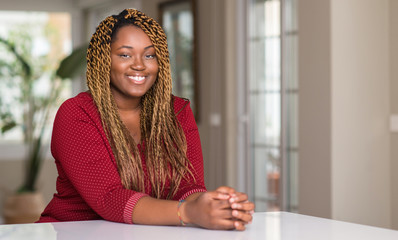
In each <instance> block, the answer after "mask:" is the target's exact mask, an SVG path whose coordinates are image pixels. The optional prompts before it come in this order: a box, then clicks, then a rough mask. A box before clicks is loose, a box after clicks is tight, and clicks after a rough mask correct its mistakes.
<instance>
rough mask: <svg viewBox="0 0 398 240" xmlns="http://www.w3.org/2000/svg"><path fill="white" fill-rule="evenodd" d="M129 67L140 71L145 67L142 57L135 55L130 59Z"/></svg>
mask: <svg viewBox="0 0 398 240" xmlns="http://www.w3.org/2000/svg"><path fill="white" fill-rule="evenodd" d="M130 68H131V69H133V70H137V71H141V70H144V69H145V64H144V61H143V60H142V58H140V57H138V56H136V57H133V58H132V60H131V64H130Z"/></svg>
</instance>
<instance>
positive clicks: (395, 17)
mask: <svg viewBox="0 0 398 240" xmlns="http://www.w3.org/2000/svg"><path fill="white" fill-rule="evenodd" d="M397 13H398V1H396V0H391V1H390V73H391V74H390V79H391V82H390V103H391V104H390V110H391V114H398V68H397V66H398V27H397V26H398V14H397ZM397 146H398V133H396V132H395V133H391V144H390V149H391V170H390V173H391V180H392V184H391V192H392V200H391V205H392V210H391V213H392V227H393V228H394V229H398V147H397Z"/></svg>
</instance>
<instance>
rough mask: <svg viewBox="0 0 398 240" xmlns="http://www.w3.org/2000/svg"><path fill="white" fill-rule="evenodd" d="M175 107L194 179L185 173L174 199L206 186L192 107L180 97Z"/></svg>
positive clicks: (203, 189) (204, 190)
mask: <svg viewBox="0 0 398 240" xmlns="http://www.w3.org/2000/svg"><path fill="white" fill-rule="evenodd" d="M181 101H182V102H181ZM175 109H176V112H177V119H178V121H179V122H180V124H181V127H182V129H183V131H184V134H185V138H186V141H187V157H188V159H189V161H190V163H191V168H190V170H191V171H192V173H193V175H194V179H193V178H192V177H191V176H190V175H189V174H187V176H186V179H182V180H181V184H180V188H179V190H178V192H177V194H176V196H175V197H174V199H175V200H182V199H185V198H187V197H188V196H189V195H191V194H193V193H197V192H206V187H205V183H204V176H203V175H204V174H203V155H202V147H201V143H200V137H199V130H198V127H197V125H196V122H195V118H194V115H193V113H192V109H191V107H190V104H189V102H187V100H185V101H184V100H183V99H181V98H176V99H175Z"/></svg>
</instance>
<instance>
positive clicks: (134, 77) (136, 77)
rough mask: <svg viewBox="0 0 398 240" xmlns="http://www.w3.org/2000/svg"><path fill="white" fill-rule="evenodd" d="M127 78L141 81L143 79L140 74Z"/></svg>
mask: <svg viewBox="0 0 398 240" xmlns="http://www.w3.org/2000/svg"><path fill="white" fill-rule="evenodd" d="M129 78H130V79H132V80H134V81H143V80H144V79H145V77H142V76H129Z"/></svg>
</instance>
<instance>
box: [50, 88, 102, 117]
mask: <svg viewBox="0 0 398 240" xmlns="http://www.w3.org/2000/svg"><path fill="white" fill-rule="evenodd" d="M97 112H98V111H97V106H96V105H95V103H94V101H93V98H92V97H91V94H90V93H88V92H81V93H79V94H78V95H76V96H75V97H72V98H69V99H68V100H66V101H65V102H64V103H62V105H61V106H60V107H59V109H58V113H57V117H62V118H65V117H66V118H76V117H79V116H83V115H97Z"/></svg>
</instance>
